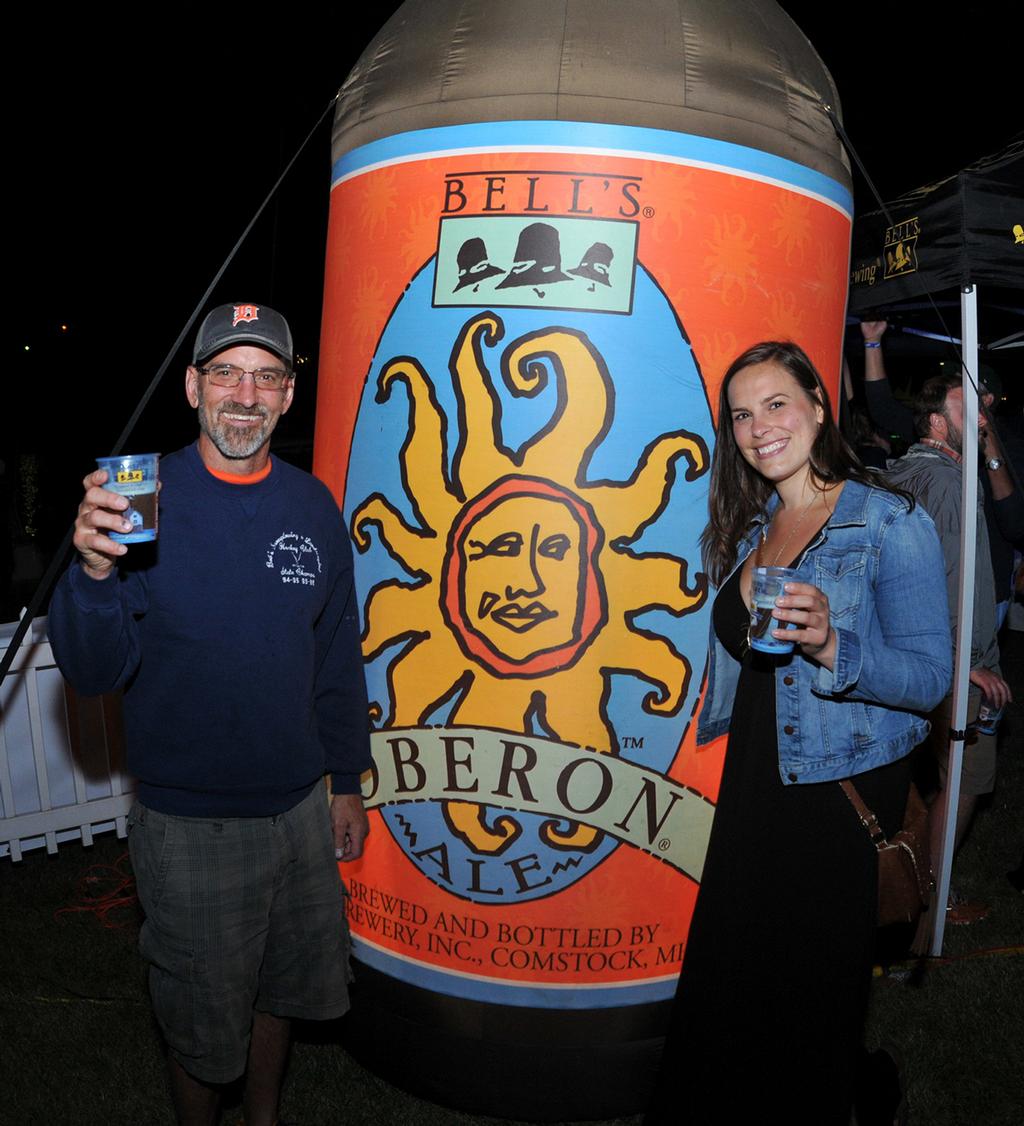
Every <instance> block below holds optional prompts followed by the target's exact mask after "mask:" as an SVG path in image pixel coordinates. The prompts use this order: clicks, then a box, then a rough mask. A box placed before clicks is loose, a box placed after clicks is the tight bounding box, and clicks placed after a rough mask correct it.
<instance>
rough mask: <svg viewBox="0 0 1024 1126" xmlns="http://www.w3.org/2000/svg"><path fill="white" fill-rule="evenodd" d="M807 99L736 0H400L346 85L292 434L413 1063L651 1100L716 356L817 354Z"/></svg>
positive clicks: (690, 726)
mask: <svg viewBox="0 0 1024 1126" xmlns="http://www.w3.org/2000/svg"><path fill="white" fill-rule="evenodd" d="M823 102H830V103H834V102H835V92H834V90H833V87H832V83H831V80H830V78H829V76H828V74H827V72H826V71H825V70H824V68H823V66H822V63H821V61H820V60H819V59H818V57H817V55H816V54H815V52H814V50H813V49H812V47H811V46H810V44H809V43H808V42H807V40H806V39H805V38H804V37H803V35H802V34H801V33H800V31H799V30H798V29H797V28H796V26H795V25H794V24H793V23H792V22H791V21H790V20H789V18H788V17H787V16H786V15H785V14H784V13H783V12H782V10H781V9H780V8H779V7H778V5H777V4H775V3H771V2H741V0H715V2H713V3H712V2H707V0H705V2H698V0H643V2H641V0H506V2H505V3H501V4H497V3H494V2H493V0H487V2H485V0H407V2H406V3H405V4H404V5H403V6H402V7H401V8H400V9H399V10H398V11H397V13H396V14H395V15H394V16H393V17H392V18H391V20H390V21H389V22H388V23H387V24H386V25H385V27H384V28H383V29H382V30H381V32H380V33H379V34H378V35H377V37H376V38H375V39H374V40H373V42H372V43H371V44H370V45H369V47H367V49H366V51H365V52H364V53H363V55H362V57H361V59H360V61H359V63H358V64H357V65H356V67H355V69H354V70H353V72H352V73H351V75H350V76H349V77H348V79H347V81H346V83H345V85H344V87H343V88H342V93H341V98H340V101H339V104H338V109H337V115H336V119H335V124H334V147H333V167H332V184H331V210H330V227H329V235H328V238H329V246H328V256H327V278H326V295H325V300H324V315H323V336H322V346H321V368H320V391H319V399H318V408H317V432H316V454H315V468H316V471H317V473H318V474H319V476H320V477H322V478H323V479H324V480H325V481H326V482H327V483H328V484H329V485H330V486H331V488H332V489H333V490H334V493H335V495H336V497H337V498H338V501H339V503H340V504H341V506H342V509H343V512H344V517H345V520H346V521H347V524H348V528H349V531H350V534H351V537H352V541H353V544H354V548H355V556H356V575H357V589H358V605H356V606H354V607H353V612H354V613H358V615H359V619H360V623H361V628H362V641H363V656H364V660H365V673H366V680H367V684H368V687H369V698H370V702H371V703H370V712H371V714H370V723H371V726H372V728H373V735H372V741H373V753H374V767H373V770H372V772H371V773H370V774H369V775H368V776H367V777H366V779H365V781H364V794H365V797H366V801H367V805H368V807H369V808H370V809H371V811H372V812H371V814H370V817H371V824H372V832H371V836H370V840H369V844H368V848H367V851H366V855H365V858H364V859H363V860H362V861H361V862H359V863H358V864H355V865H351V866H348V867H346V870H345V876H346V879H347V880H348V884H349V900H348V911H349V919H350V922H351V926H352V933H353V936H354V944H355V950H354V952H355V957H356V959H357V961H356V972H357V990H358V992H357V1001H356V1007H355V1010H354V1012H353V1016H352V1024H353V1038H352V1045H353V1048H354V1050H356V1051H357V1053H359V1054H360V1055H361V1058H363V1059H364V1060H365V1061H366V1062H368V1063H369V1064H370V1065H371V1066H372V1067H374V1068H375V1069H377V1070H379V1071H380V1072H381V1073H383V1074H385V1075H387V1076H388V1077H389V1078H392V1079H394V1080H395V1081H397V1082H398V1083H400V1084H401V1085H402V1086H405V1087H407V1088H410V1089H413V1090H415V1091H417V1092H419V1093H421V1094H424V1095H426V1096H428V1097H430V1098H433V1099H435V1100H437V1101H440V1102H443V1103H448V1104H451V1105H457V1106H463V1107H467V1108H473V1109H477V1110H481V1111H484V1112H488V1113H493V1114H502V1115H505V1116H516V1117H530V1118H542V1119H543V1118H549V1119H555V1118H584V1117H601V1116H607V1115H611V1114H616V1113H625V1112H629V1111H633V1110H636V1109H638V1108H639V1107H640V1106H642V1105H643V1101H644V1098H645V1094H646V1085H647V1084H648V1082H649V1080H650V1076H651V1074H652V1073H653V1068H654V1064H655V1061H656V1056H657V1050H658V1047H659V1038H660V1036H661V1035H662V1032H663V1026H664V1020H665V1016H666V1009H667V1002H668V1000H669V999H670V997H671V996H672V992H673V989H674V986H675V981H676V977H677V974H678V971H679V966H680V962H681V959H682V954H683V950H684V948H685V945H686V934H687V927H688V924H689V919H690V915H691V912H692V908H693V904H694V902H695V898H696V896H697V895H698V894H699V885H700V877H701V866H702V863H703V858H704V852H705V848H706V844H707V839H708V833H709V830H710V826H711V823H712V820H713V818H714V813H715V800H716V796H717V788H718V780H719V774H720V771H721V765H722V753H723V750H724V748H723V746H722V745H720V744H719V745H712V746H711V747H710V748H701V749H698V748H697V747H696V746H695V728H696V724H695V722H694V717H695V715H696V713H697V710H698V709H699V707H700V703H701V692H702V686H703V679H704V674H705V650H706V644H707V636H708V627H709V617H710V602H709V592H708V587H707V582H706V579H705V576H704V574H703V573H702V570H701V561H700V550H699V537H700V533H701V530H702V529H703V527H704V523H705V519H706V504H707V490H708V468H709V457H710V453H711V450H712V447H713V443H714V422H715V420H714V417H713V415H714V407H713V404H714V403H715V401H716V392H717V387H718V383H719V381H720V378H721V375H722V373H723V371H724V369H725V366H726V365H727V364H728V362H729V361H730V360H731V359H732V358H733V357H734V356H735V355H737V354H738V353H739V352H740V351H741V350H743V349H744V348H746V347H748V346H749V345H751V344H753V343H755V342H756V341H758V340H764V339H792V340H797V341H799V342H800V343H801V344H802V345H803V347H804V348H805V349H806V350H807V352H808V353H809V354H810V356H811V358H812V359H813V360H814V362H815V363H816V364H817V365H818V367H819V368H820V369H821V370H822V371H823V372H825V373H827V374H828V376H829V377H830V378H831V379H832V381H833V387H835V385H836V382H837V380H838V370H839V347H840V339H841V331H842V322H843V314H844V307H845V300H846V275H847V268H848V257H849V239H850V191H849V175H848V169H847V166H846V164H845V162H844V159H843V157H842V154H841V151H840V149H839V145H838V142H837V141H836V139H835V136H834V134H833V130H832V127H831V125H830V123H829V120H828V117H827V115H826V113H825V111H824V109H823V106H822V103H823ZM723 1050H728V1046H727V1045H723ZM692 1081H693V1082H700V1076H693V1077H692Z"/></svg>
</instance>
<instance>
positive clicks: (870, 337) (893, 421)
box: [860, 321, 915, 442]
mask: <svg viewBox="0 0 1024 1126" xmlns="http://www.w3.org/2000/svg"><path fill="white" fill-rule="evenodd" d="M888 327H889V322H888V321H861V322H860V333H861V336H862V337H863V338H864V400H865V402H866V403H867V406H868V414H870V415H871V418H872V419H873V420H874V423H875V425H876V426H878V427H880V428H881V429H882V430H886V431H888V432H889V433H890V434H898V435H899V436H900V437H901V438H902V439H903V440H904V441H905V442H913V441H914V438H915V435H914V416H913V414H912V413H911V411H909V410H908V409H907V408H906V407H905V406H904V405H903V404H902V403H899V402H897V401H896V399H895V397H894V396H893V393H892V388H891V387H890V386H889V380H888V378H887V377H886V372H885V358H884V357H883V355H882V337H883V336H884V335H885V331H886V329H887V328H888Z"/></svg>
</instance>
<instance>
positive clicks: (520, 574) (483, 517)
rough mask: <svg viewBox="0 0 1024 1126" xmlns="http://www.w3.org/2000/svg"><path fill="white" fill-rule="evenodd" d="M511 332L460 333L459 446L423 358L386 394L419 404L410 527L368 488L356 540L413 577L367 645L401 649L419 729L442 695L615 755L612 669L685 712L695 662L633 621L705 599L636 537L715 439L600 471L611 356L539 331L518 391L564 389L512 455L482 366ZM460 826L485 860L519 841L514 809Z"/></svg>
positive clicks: (676, 436) (609, 411)
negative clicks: (615, 477)
mask: <svg viewBox="0 0 1024 1126" xmlns="http://www.w3.org/2000/svg"><path fill="white" fill-rule="evenodd" d="M504 331H505V330H504V325H503V323H502V321H501V319H500V318H499V317H498V316H497V315H496V314H494V313H483V314H480V315H478V316H475V317H473V318H472V319H471V320H469V321H468V322H467V323H466V324H465V325H464V326H463V327H462V329H461V331H460V333H459V334H458V338H457V340H456V341H455V343H454V347H453V349H452V352H451V359H450V363H449V368H450V376H451V379H452V383H453V387H454V391H455V398H456V409H457V416H458V418H457V421H458V428H457V429H458V438H457V444H456V447H455V449H454V450H453V451H451V453H449V450H448V444H447V443H448V439H447V434H448V422H447V419H446V417H445V415H444V412H443V411H442V409H441V407H440V406H439V404H438V399H437V396H436V394H435V391H434V385H433V382H432V380H431V377H430V375H428V373H427V372H426V371H425V370H424V368H423V367H422V365H421V364H420V363H419V362H418V361H417V360H416V359H415V358H413V357H410V356H400V357H396V358H395V359H393V360H391V362H390V363H388V364H386V365H385V366H384V367H383V369H382V372H381V375H380V378H379V380H378V384H377V401H378V402H380V403H383V402H385V401H386V400H388V399H389V398H390V397H391V395H392V394H393V393H394V390H395V386H396V384H398V383H402V384H404V385H405V388H406V392H407V395H408V399H409V422H408V433H407V436H406V439H405V442H404V444H403V446H402V451H401V455H400V457H401V473H402V485H403V488H404V490H405V493H406V496H407V497H408V501H409V504H410V506H411V510H412V514H413V516H412V521H411V522H410V521H408V520H407V519H406V518H405V517H404V516H403V515H402V514H401V513H400V512H399V511H398V509H397V508H396V507H395V505H393V504H392V503H391V502H390V501H389V500H388V499H387V498H386V497H385V496H383V495H382V494H380V493H374V494H372V495H371V496H368V497H366V498H365V499H364V500H363V501H362V503H361V504H359V505H358V506H357V507H356V509H355V511H354V512H353V516H352V536H353V540H354V542H355V545H356V548H357V550H359V551H362V552H365V551H367V550H368V549H369V547H370V545H371V543H372V538H373V537H374V536H376V537H377V538H378V539H379V541H380V543H381V544H382V546H383V547H384V548H385V549H386V551H387V552H388V553H389V555H390V556H391V558H392V559H393V560H395V561H396V562H398V563H399V564H400V565H401V567H402V569H403V570H404V571H405V573H406V575H408V576H409V578H408V580H406V579H388V580H386V581H384V582H381V583H379V584H378V585H377V586H375V587H374V588H373V589H372V590H371V591H370V592H369V595H368V597H367V600H366V607H365V628H364V633H363V651H364V655H365V657H366V658H367V660H373V659H375V658H376V657H378V656H379V655H380V654H382V653H383V652H384V651H385V650H387V649H389V648H391V647H395V648H396V649H397V655H396V656H394V657H393V658H391V660H390V664H389V667H388V676H387V682H388V694H389V697H390V698H389V699H388V700H386V701H377V702H376V703H375V707H376V708H378V709H379V710H378V713H377V714H379V715H380V717H381V722H382V725H383V726H384V727H406V726H416V725H422V724H423V723H425V722H427V717H429V716H431V715H433V714H434V713H435V712H436V711H437V710H438V708H439V707H441V706H442V705H443V706H445V707H447V708H448V713H447V714H448V722H450V723H453V724H454V723H458V724H464V725H479V726H484V727H487V728H491V729H495V730H500V731H506V732H518V733H526V732H533V733H535V734H544V735H546V736H549V737H551V738H554V739H558V740H561V741H562V742H565V743H568V744H572V745H574V746H578V747H582V748H586V749H589V750H592V751H594V752H599V753H610V754H615V753H617V752H618V749H619V743H618V740H617V737H616V733H615V731H614V729H613V727H612V724H611V722H610V720H609V717H608V711H607V705H608V700H609V695H610V679H611V676H612V675H613V674H626V675H630V676H633V677H636V678H639V679H640V680H642V681H644V682H646V683H647V684H649V685H650V686H651V688H650V691H649V692H648V693H647V694H646V696H645V698H644V701H643V704H642V707H643V708H644V709H645V710H646V711H648V712H649V713H653V714H656V715H674V714H675V713H676V712H677V711H678V709H679V708H680V707H681V706H682V702H683V700H684V699H685V697H686V690H687V686H688V682H689V678H690V675H691V670H690V665H689V663H688V662H687V660H686V659H685V658H684V657H683V656H682V655H681V654H680V653H679V652H678V651H677V650H676V649H675V647H674V646H673V645H672V644H671V643H670V642H669V641H668V640H667V639H666V638H664V637H662V636H659V635H658V634H656V633H654V632H652V631H650V630H648V629H644V628H643V627H642V626H641V625H640V624H638V623H637V621H636V619H637V618H638V617H640V616H641V615H643V614H644V613H645V612H647V611H649V610H652V609H660V610H665V611H667V612H669V613H670V614H673V615H676V616H680V615H683V614H687V613H691V612H693V611H695V610H696V609H698V608H699V607H700V606H701V605H702V603H703V601H704V598H705V594H706V590H705V585H704V582H703V577H702V576H698V577H697V578H696V579H695V580H694V581H693V583H692V585H691V583H690V582H689V581H688V578H687V567H688V564H687V562H686V561H685V560H681V559H678V558H675V557H674V556H670V555H663V554H659V555H655V554H642V553H640V552H639V551H637V550H636V549H635V547H634V545H635V542H636V541H637V540H638V539H639V537H640V536H641V535H642V533H643V531H644V529H645V528H647V527H648V526H649V525H650V524H652V523H653V522H654V521H655V520H656V519H657V518H658V516H659V515H660V513H661V512H662V511H663V510H664V508H665V506H666V504H667V503H668V499H669V495H670V492H671V490H672V488H673V485H674V484H675V482H676V479H677V476H682V477H683V478H685V480H687V481H692V480H694V479H696V478H697V477H699V476H700V475H701V474H703V473H704V472H705V470H706V466H707V449H706V447H705V444H704V442H703V440H702V439H701V438H700V437H698V436H696V435H694V434H691V433H689V432H687V431H683V430H678V431H674V432H671V433H666V434H662V435H660V436H659V437H658V438H656V439H654V440H652V441H651V442H650V443H649V444H648V445H647V447H646V448H645V449H644V450H643V451H642V452H640V454H639V457H638V459H637V463H636V466H635V469H634V470H633V472H632V473H631V475H630V476H629V478H628V480H625V481H610V480H602V479H595V480H591V479H590V477H589V474H588V470H589V467H590V463H591V460H592V458H593V456H594V454H595V452H596V451H597V450H598V449H599V448H600V446H601V443H602V441H603V440H604V438H605V436H606V435H607V433H608V430H609V428H610V425H611V422H612V418H613V411H614V391H613V385H612V381H611V378H610V375H609V372H608V371H607V368H606V365H605V362H604V360H603V358H602V357H601V355H600V353H599V352H598V351H597V350H596V348H595V347H594V346H593V344H592V343H591V342H590V340H589V339H588V338H587V336H586V335H585V334H584V333H582V332H579V331H577V330H575V329H569V328H557V327H553V328H548V329H543V330H540V331H536V332H531V333H528V334H526V335H524V336H522V337H520V338H519V339H517V340H515V341H513V342H512V343H511V344H509V345H508V346H507V347H506V348H505V349H504V351H503V352H502V353H501V355H500V360H499V364H500V377H501V380H502V381H503V385H504V387H505V388H506V389H507V391H508V393H509V394H511V396H513V398H516V397H522V398H534V397H536V396H537V395H539V394H540V393H541V392H542V391H543V390H544V389H545V388H546V387H547V386H548V384H549V383H553V384H554V390H555V395H554V399H555V405H554V408H553V411H552V413H551V416H550V418H549V420H548V421H547V423H546V424H545V425H544V426H543V427H542V428H541V429H540V430H539V432H537V433H535V434H533V435H532V436H531V437H530V438H528V439H527V440H526V441H525V442H523V443H522V444H521V445H519V446H518V448H511V447H510V446H507V445H506V444H505V441H504V436H503V427H502V404H501V398H500V396H499V394H498V391H497V387H496V384H495V381H494V377H493V376H492V374H491V372H490V370H489V368H488V364H487V358H488V357H487V355H486V351H487V349H496V348H497V346H498V344H499V343H500V342H501V340H502V338H503V336H504ZM444 816H445V820H446V821H447V824H448V826H449V828H450V829H451V831H452V832H453V833H454V834H455V835H456V836H457V837H459V839H461V840H462V841H464V842H465V843H466V845H467V846H468V847H469V848H470V849H472V850H473V851H475V852H476V853H478V854H485V855H496V854H498V853H501V852H503V851H504V850H505V849H506V848H507V847H508V846H509V845H510V844H511V843H512V841H514V840H515V839H516V838H517V837H519V836H520V835H521V833H522V832H523V827H522V825H521V823H520V822H519V821H518V820H516V818H514V817H513V816H512V815H511V814H509V813H508V812H507V811H506V812H498V811H495V810H493V809H490V808H488V807H486V806H481V805H478V804H475V803H472V802H462V801H448V802H447V803H446V804H445V808H444ZM539 832H540V837H541V839H542V841H543V842H544V843H545V844H548V845H551V846H553V847H555V848H561V849H566V850H577V851H588V850H591V849H593V848H594V847H595V846H596V845H597V843H598V842H599V840H600V833H599V832H598V831H597V830H595V829H593V828H591V827H588V826H584V825H580V824H578V823H575V822H571V821H568V820H557V819H556V820H549V821H546V822H544V824H543V825H542V827H541V829H540V831H539Z"/></svg>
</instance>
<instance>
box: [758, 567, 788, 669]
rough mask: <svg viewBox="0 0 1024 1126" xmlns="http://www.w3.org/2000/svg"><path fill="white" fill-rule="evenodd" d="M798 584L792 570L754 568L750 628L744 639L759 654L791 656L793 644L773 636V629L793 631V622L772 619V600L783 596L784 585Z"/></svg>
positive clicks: (773, 609)
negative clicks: (787, 654)
mask: <svg viewBox="0 0 1024 1126" xmlns="http://www.w3.org/2000/svg"><path fill="white" fill-rule="evenodd" d="M796 581H797V574H796V570H795V568H793V567H755V568H754V574H753V578H752V580H751V586H750V627H749V629H748V630H747V640H748V641H749V642H750V648H751V649H757V650H759V651H760V652H761V653H792V652H793V642H792V641H780V640H779V639H778V638H777V637H772V630H773V629H795V628H796V627H795V626H794V625H793V623H792V622H780V621H779V620H778V618H776V617H775V616H774V612H775V599H776V598H779V597H780V596H781V595H782V594H784V593H785V584H786V583H790V582H796Z"/></svg>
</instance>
